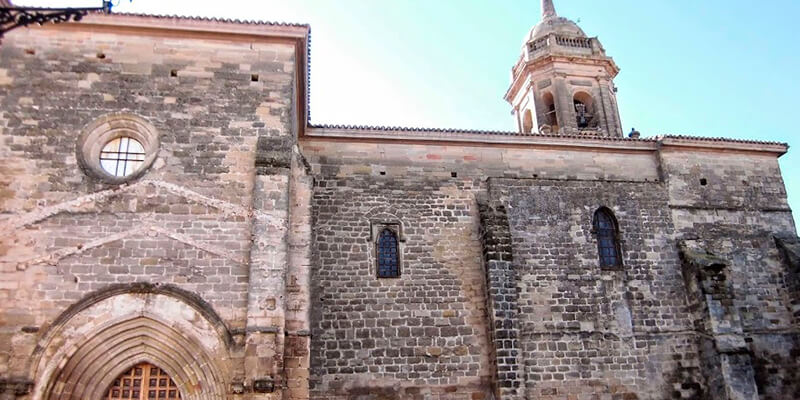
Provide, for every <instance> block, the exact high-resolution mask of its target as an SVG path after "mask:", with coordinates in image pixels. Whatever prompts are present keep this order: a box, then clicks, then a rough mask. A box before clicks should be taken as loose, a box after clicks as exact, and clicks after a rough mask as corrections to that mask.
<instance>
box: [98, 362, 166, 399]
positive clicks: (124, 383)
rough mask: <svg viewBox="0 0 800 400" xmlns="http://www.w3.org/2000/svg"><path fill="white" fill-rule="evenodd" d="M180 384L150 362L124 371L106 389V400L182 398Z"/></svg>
mask: <svg viewBox="0 0 800 400" xmlns="http://www.w3.org/2000/svg"><path fill="white" fill-rule="evenodd" d="M181 398H182V397H181V392H180V389H178V386H177V385H176V384H175V382H174V381H173V380H172V378H170V376H169V375H168V374H167V372H166V371H164V370H163V369H161V368H158V367H156V366H155V365H152V364H148V363H141V364H137V365H136V366H134V367H133V368H131V369H129V370H128V371H126V372H124V373H123V374H122V375H120V376H119V377H118V378H117V379H115V380H114V382H113V383H112V384H111V387H109V388H108V390H106V395H105V396H103V399H104V400H123V399H140V400H149V399H181Z"/></svg>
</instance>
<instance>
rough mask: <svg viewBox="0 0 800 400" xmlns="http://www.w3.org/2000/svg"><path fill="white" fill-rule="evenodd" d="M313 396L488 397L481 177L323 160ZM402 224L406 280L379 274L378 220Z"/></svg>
mask: <svg viewBox="0 0 800 400" xmlns="http://www.w3.org/2000/svg"><path fill="white" fill-rule="evenodd" d="M315 168H317V169H316V170H315V172H319V173H321V174H320V175H316V184H315V189H314V198H313V215H314V234H313V239H314V244H313V264H312V265H313V268H312V285H313V286H312V318H311V324H312V342H311V349H312V350H311V351H312V352H311V398H312V399H352V398H358V399H364V400H367V399H397V400H399V399H441V400H444V399H471V400H478V399H488V398H489V397H488V396H490V391H489V383H490V382H489V381H490V374H491V368H490V367H489V366H490V362H489V350H488V349H489V342H488V339H487V326H486V310H485V302H484V293H485V287H484V282H483V281H484V278H483V272H482V267H481V265H482V264H481V250H480V249H481V246H480V242H479V239H478V210H477V205H476V203H475V199H474V196H473V195H472V193H471V191H470V189H472V186H473V184H474V182H473V181H472V179H449V180H448V179H442V180H440V179H431V178H426V177H424V176H407V177H396V176H393V177H388V176H387V177H382V176H380V175H378V176H370V175H354V176H352V177H349V178H347V177H336V176H335V175H336V173H337V172H338V169H337V168H336V167H335V166H331V165H327V166H326V165H322V166H321V167H320V166H315ZM391 222H399V223H400V224H401V225H402V226H401V230H402V234H401V244H400V251H401V253H402V267H401V276H400V277H399V278H393V279H388V278H383V279H379V278H377V273H376V270H375V268H376V267H375V259H374V254H375V253H374V247H373V244H372V243H373V242H372V235H371V224H381V223H391Z"/></svg>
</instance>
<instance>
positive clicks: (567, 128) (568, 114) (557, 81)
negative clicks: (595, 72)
mask: <svg viewBox="0 0 800 400" xmlns="http://www.w3.org/2000/svg"><path fill="white" fill-rule="evenodd" d="M568 89H569V88H568V87H567V81H566V78H564V77H563V76H558V77H555V78H553V100H554V102H555V105H556V116H558V124H559V126H560V128H561V131H562V132H564V133H571V132H574V131H576V130H577V129H578V125H577V123H575V105H574V104H573V101H572V96H570V93H569V90H568Z"/></svg>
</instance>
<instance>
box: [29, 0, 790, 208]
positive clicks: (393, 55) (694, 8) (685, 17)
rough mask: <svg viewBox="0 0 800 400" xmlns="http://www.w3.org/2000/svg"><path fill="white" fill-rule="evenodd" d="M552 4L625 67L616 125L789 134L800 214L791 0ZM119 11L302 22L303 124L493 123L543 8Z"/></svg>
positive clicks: (422, 1) (291, 6)
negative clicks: (306, 96) (308, 40)
mask: <svg viewBox="0 0 800 400" xmlns="http://www.w3.org/2000/svg"><path fill="white" fill-rule="evenodd" d="M87 2H88V3H91V4H94V3H99V1H91V0H87V1H83V0H81V1H80V3H84V4H85V3H87ZM17 3H20V4H21V3H23V2H22V1H18V2H17ZM24 3H25V4H53V3H57V4H62V5H63V4H79V1H53V2H47V1H28V2H24ZM555 3H556V10H557V12H558V13H559V14H560V15H562V16H565V17H568V18H571V19H573V20H580V21H579V24H580V26H581V27H582V28H583V30H584V31H586V33H587V34H589V35H591V36H598V37H599V38H600V40H601V42H602V43H603V45H604V47H605V48H606V51H607V52H608V54H609V55H611V56H612V57H614V59H615V60H616V62H617V64H618V65H619V66H620V67H621V68H622V71H621V72H620V74H619V76H618V77H617V79H616V84H617V86H618V87H619V95H618V96H619V105H620V112H621V114H622V123H623V129H624V131H625V132H628V131H630V128H631V127H636V128H637V129H638V130H639V131H641V132H642V134H643V135H644V136H653V135H658V134H665V133H674V134H688V135H698V136H723V137H730V138H743V139H760V140H770V141H780V142H788V143H789V144H790V145H792V146H793V148H792V149H790V151H789V153H788V154H787V155H785V156H783V157H782V158H781V167H782V170H783V176H784V181H785V183H786V186H787V190H788V193H789V201H790V204H791V206H792V208H793V209H794V210H796V213H795V220H796V221H800V138H798V135H797V134H795V133H794V132H795V131H796V130H798V128H796V125H800V123H799V122H800V118H797V117H798V116H800V104H798V102H797V101H796V100H795V96H796V95H797V94H800V76H798V69H799V68H800V44H799V43H800V41H799V40H798V39H797V38H798V37H800V35H799V34H798V33H797V31H796V29H797V26H796V24H797V23H798V22H797V18H798V16H799V15H800V1H796V0H770V1H752V0H727V1H723V0H703V1H697V0H649V1H641V0H638V1H634V0H603V1H598V0H555ZM118 10H119V11H121V12H145V13H161V14H180V15H203V16H217V17H227V18H243V19H261V20H270V21H286V22H305V23H309V24H311V28H312V56H311V57H312V58H311V69H312V72H311V80H312V84H311V88H312V90H311V110H312V115H311V118H312V121H313V122H314V123H342V124H367V125H400V126H430V127H444V128H470V129H501V130H513V129H514V128H515V127H514V124H513V119H512V117H511V115H510V114H509V110H510V107H509V106H508V105H507V104H506V103H505V102H504V101H503V99H502V96H503V94H504V93H505V90H506V89H507V87H508V83H509V70H510V68H511V66H512V65H513V64H514V62H515V61H516V60H517V57H519V55H520V50H521V45H522V38H523V36H524V35H525V34H526V33H527V32H528V30H529V29H530V27H531V26H532V25H534V24H535V23H536V22H537V21H538V20H539V15H540V11H539V1H538V0H502V1H489V0H485V1H478V0H391V1H390V0H386V1H381V0H262V1H258V2H255V1H246V0H227V1H224V2H211V1H181V0H171V1H164V0H133V2H131V3H128V2H125V1H123V2H122V3H121V4H120V5H119V7H118Z"/></svg>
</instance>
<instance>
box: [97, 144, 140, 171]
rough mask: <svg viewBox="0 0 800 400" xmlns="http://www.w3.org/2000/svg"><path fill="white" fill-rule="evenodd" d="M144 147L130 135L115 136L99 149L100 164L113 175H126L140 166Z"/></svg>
mask: <svg viewBox="0 0 800 400" xmlns="http://www.w3.org/2000/svg"><path fill="white" fill-rule="evenodd" d="M145 155H146V154H145V152H144V147H143V146H142V144H141V143H139V141H138V140H136V139H134V138H130V137H120V138H116V139H114V140H112V141H110V142H108V143H106V145H105V146H104V147H103V150H102V151H100V166H101V167H103V170H105V171H106V172H108V173H109V174H111V175H114V176H128V175H130V174H132V173H134V172H136V170H138V169H139V167H141V165H142V163H144V158H145Z"/></svg>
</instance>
